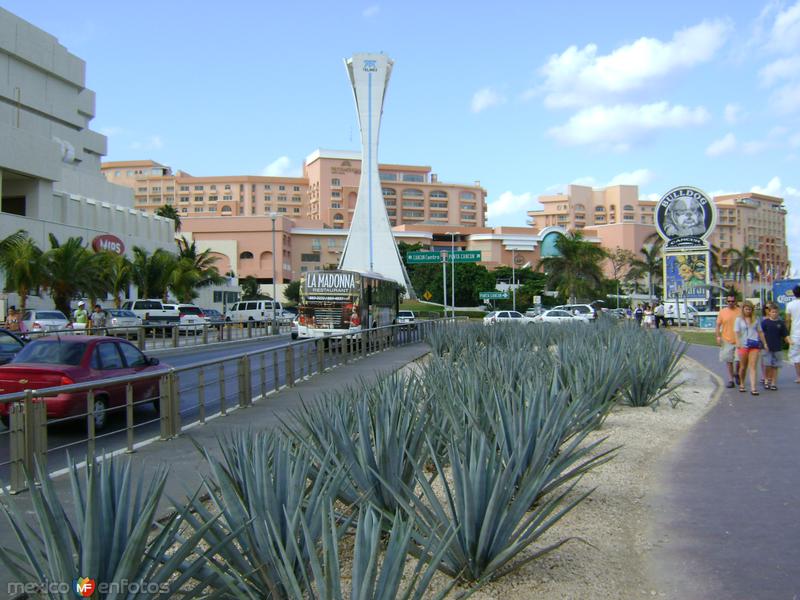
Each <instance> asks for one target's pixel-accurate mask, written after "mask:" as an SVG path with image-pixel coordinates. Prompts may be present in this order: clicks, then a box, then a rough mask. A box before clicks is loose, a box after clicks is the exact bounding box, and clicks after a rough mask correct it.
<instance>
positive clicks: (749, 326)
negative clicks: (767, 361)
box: [734, 300, 766, 396]
mask: <svg viewBox="0 0 800 600" xmlns="http://www.w3.org/2000/svg"><path fill="white" fill-rule="evenodd" d="M734 328H735V331H736V352H737V354H738V355H739V391H740V392H743V391H745V389H744V380H745V376H748V377H749V379H750V393H751V394H752V395H753V396H758V393H759V392H758V387H757V385H756V377H757V375H756V373H757V370H758V358H759V355H760V353H761V352H760V351H761V349H762V348H764V347H766V341H765V340H764V331H763V330H762V329H761V322H760V321H759V319H758V317H756V315H755V308H754V307H753V303H752V302H750V301H749V300H745V301H744V302H742V314H741V316H740V317H737V319H736V324H735V325H734Z"/></svg>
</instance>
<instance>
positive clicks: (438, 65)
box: [3, 0, 800, 270]
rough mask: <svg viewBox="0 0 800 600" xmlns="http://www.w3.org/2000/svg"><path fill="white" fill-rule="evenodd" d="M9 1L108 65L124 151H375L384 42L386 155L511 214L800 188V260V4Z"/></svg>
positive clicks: (183, 156)
mask: <svg viewBox="0 0 800 600" xmlns="http://www.w3.org/2000/svg"><path fill="white" fill-rule="evenodd" d="M3 7H4V8H6V9H8V10H10V11H11V12H13V13H15V14H17V15H19V16H20V17H22V18H24V19H27V20H28V21H30V22H31V23H33V24H34V25H36V26H37V27H40V28H42V29H44V30H46V31H48V32H50V33H52V34H53V35H55V36H56V37H57V38H58V39H59V40H60V41H61V43H62V44H64V45H65V46H66V47H67V48H68V49H69V50H70V51H71V52H73V53H74V54H76V55H78V56H79V57H80V58H82V59H84V60H85V61H86V62H87V83H88V87H90V88H91V89H93V90H95V91H96V92H97V116H96V118H95V119H94V121H93V123H92V128H93V129H95V130H97V131H100V132H102V133H104V134H106V135H107V136H108V156H107V160H129V159H145V158H151V159H153V160H156V161H159V162H162V163H164V164H168V165H170V166H172V167H173V168H176V169H177V168H180V169H183V170H185V171H188V172H189V173H192V174H194V175H242V174H289V175H296V174H299V173H300V168H301V165H302V162H303V159H304V158H305V156H306V155H308V154H309V153H310V152H312V151H313V150H314V149H316V148H326V149H343V150H358V149H359V146H358V132H357V125H356V119H355V108H354V104H353V100H352V94H351V91H350V88H349V83H348V80H347V76H346V74H345V70H344V66H343V64H342V59H343V58H344V57H347V56H350V55H351V54H352V53H354V52H361V51H383V52H386V53H387V54H388V55H389V56H390V57H391V58H393V59H394V61H395V69H394V72H393V74H392V79H391V82H390V84H389V89H388V92H387V97H386V103H385V107H384V117H383V122H382V129H381V143H380V160H381V161H382V162H392V163H407V164H426V165H430V166H432V167H433V171H434V172H435V173H438V175H439V177H440V180H442V181H447V182H472V181H475V180H479V181H480V182H481V185H483V186H484V187H485V188H486V189H487V190H488V193H489V196H488V201H489V206H490V208H489V217H490V219H489V223H490V224H491V225H524V223H525V218H526V217H525V211H526V210H530V209H531V208H534V207H535V206H536V197H537V196H539V195H541V194H546V193H552V192H553V191H558V190H563V189H564V188H565V186H566V185H567V184H569V183H582V184H585V185H593V186H595V187H599V186H604V185H607V184H609V183H632V184H638V185H639V186H640V191H641V195H642V196H643V197H647V196H652V197H658V196H660V195H661V194H662V193H663V192H665V191H666V190H668V189H670V188H672V187H674V186H676V185H682V184H687V185H694V186H697V187H700V188H702V189H704V190H706V191H707V192H709V193H711V194H716V193H722V192H741V191H748V190H755V191H761V192H764V193H769V194H774V195H778V196H783V197H784V198H785V200H786V205H787V208H788V209H789V219H788V221H787V233H788V235H789V239H790V255H791V258H792V260H793V263H794V266H795V269H798V270H800V0H797V1H795V2H750V1H745V2H737V3H731V2H721V1H708V2H702V3H699V2H685V1H675V2H670V3H651V2H641V1H638V2H603V3H601V2H588V1H587V2H572V3H567V2H562V3H544V2H505V1H502V0H500V1H496V2H472V1H461V2H419V1H416V0H412V1H406V2H380V1H379V2H375V3H373V2H369V1H367V2H343V3H330V2H320V1H316V0H312V1H308V2H304V3H285V2H239V1H236V0H231V1H229V2H227V3H224V4H223V3H219V2H213V3H211V2H204V1H195V2H184V1H170V2H151V1H142V2H138V3H135V4H130V3H115V2H102V3H101V2H82V1H80V0H77V1H75V2H71V3H65V2H61V1H59V2H55V1H51V0H44V1H42V0H40V1H37V2H31V1H30V0H6V1H5V2H4V3H3ZM223 8H224V10H223Z"/></svg>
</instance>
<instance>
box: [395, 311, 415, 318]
mask: <svg viewBox="0 0 800 600" xmlns="http://www.w3.org/2000/svg"><path fill="white" fill-rule="evenodd" d="M413 314H414V313H412V312H411V311H410V310H401V311H399V312H398V313H397V316H398V317H410V316H412V315H413Z"/></svg>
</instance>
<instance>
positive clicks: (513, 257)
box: [511, 248, 517, 310]
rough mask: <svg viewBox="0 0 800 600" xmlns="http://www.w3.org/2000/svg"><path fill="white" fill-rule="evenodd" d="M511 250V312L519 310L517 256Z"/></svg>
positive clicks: (512, 249) (514, 249) (514, 251)
mask: <svg viewBox="0 0 800 600" xmlns="http://www.w3.org/2000/svg"><path fill="white" fill-rule="evenodd" d="M516 250H517V249H516V248H511V310H517V255H516Z"/></svg>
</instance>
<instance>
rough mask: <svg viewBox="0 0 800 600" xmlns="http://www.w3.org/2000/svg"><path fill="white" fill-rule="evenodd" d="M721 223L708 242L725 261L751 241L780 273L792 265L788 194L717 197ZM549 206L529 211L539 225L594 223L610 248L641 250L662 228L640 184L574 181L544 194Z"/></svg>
mask: <svg viewBox="0 0 800 600" xmlns="http://www.w3.org/2000/svg"><path fill="white" fill-rule="evenodd" d="M713 201H714V204H715V205H716V207H717V225H716V227H715V229H714V231H713V232H712V234H711V236H710V237H709V239H708V241H709V242H710V243H711V245H712V246H715V247H717V248H719V251H720V262H721V264H722V265H723V266H725V265H726V264H727V258H726V257H725V256H724V252H725V250H727V249H729V248H737V249H739V250H741V249H742V248H744V247H745V246H749V247H751V248H753V249H754V250H755V251H756V253H757V254H758V257H759V260H760V262H761V265H762V266H763V268H764V269H765V270H767V271H769V270H771V271H772V274H773V278H776V279H777V278H779V277H780V276H781V275H783V274H784V273H785V272H786V269H787V267H788V266H789V257H788V254H789V252H788V247H787V246H786V208H785V206H784V203H783V198H778V197H775V196H767V195H764V194H756V193H754V192H745V193H741V194H728V195H724V196H715V197H714V198H713ZM539 202H540V203H541V204H542V205H543V207H544V208H542V209H539V210H532V211H529V212H528V216H529V217H530V220H529V221H528V224H529V225H530V226H531V227H533V228H534V229H541V228H543V227H548V226H560V227H563V228H564V229H567V230H582V229H585V228H591V235H592V236H596V237H597V238H599V239H600V243H601V244H602V245H603V246H604V247H606V248H612V249H613V248H615V247H617V246H619V247H620V248H626V249H628V250H631V251H633V252H635V253H638V252H639V249H640V248H641V247H642V246H643V245H644V241H645V239H646V238H647V237H648V236H649V235H651V234H652V233H653V232H655V231H656V228H655V221H654V217H655V207H656V202H655V201H652V200H641V199H639V189H638V187H637V186H634V185H615V186H610V187H607V188H604V189H593V188H591V187H586V186H581V185H570V186H568V187H567V192H566V193H565V194H554V195H549V196H540V197H539Z"/></svg>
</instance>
